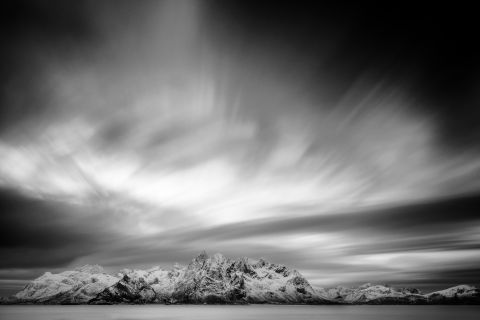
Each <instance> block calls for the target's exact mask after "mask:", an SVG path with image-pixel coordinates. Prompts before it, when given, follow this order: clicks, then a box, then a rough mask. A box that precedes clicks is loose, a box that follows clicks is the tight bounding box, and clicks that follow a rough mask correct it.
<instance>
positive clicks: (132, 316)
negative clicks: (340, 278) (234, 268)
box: [0, 305, 480, 320]
mask: <svg viewBox="0 0 480 320" xmlns="http://www.w3.org/2000/svg"><path fill="white" fill-rule="evenodd" d="M479 316H480V306H285V305H243V306H242V305H234V306H219V305H169V306H167V305H134V306H131V305H115V306H38V305H36V306H35V305H25V306H14V305H10V306H0V319H1V320H10V319H12V320H13V319H14V320H23V319H34V320H60V319H62V320H67V319H74V320H89V319H122V320H137V319H139V320H140V319H141V320H143V319H208V320H212V319H261V320H270V319H272V320H278V319H295V320H302V319H306V320H307V319H308V320H311V319H322V320H349V319H355V320H361V319H365V320H367V319H368V320H375V319H388V320H397V319H402V320H404V319H408V320H412V319H422V320H427V319H435V320H440V319H445V320H446V319H448V320H450V319H462V320H468V319H475V320H477V319H480V318H479Z"/></svg>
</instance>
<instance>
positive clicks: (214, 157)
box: [0, 1, 480, 286]
mask: <svg viewBox="0 0 480 320" xmlns="http://www.w3.org/2000/svg"><path fill="white" fill-rule="evenodd" d="M309 9H311V10H309ZM370 9H371V8H369V7H368V6H367V7H365V8H358V7H356V6H353V7H348V6H347V7H339V8H336V7H330V6H326V5H325V6H323V7H322V6H317V5H314V4H313V3H310V2H308V3H306V7H305V8H303V9H302V8H301V9H298V10H294V11H291V10H290V9H289V8H288V6H287V7H285V5H284V4H281V3H280V4H278V6H277V7H276V9H275V10H270V9H266V7H265V5H264V4H258V7H257V8H256V10H252V8H251V7H250V4H241V3H237V2H235V1H225V3H222V4H220V3H217V2H215V1H205V2H200V1H161V2H153V1H152V2H149V1H145V2H142V3H141V4H138V3H134V2H133V1H118V2H115V4H114V3H113V2H109V1H106V2H102V3H101V4H98V3H96V2H93V1H80V2H78V3H77V4H75V5H74V6H70V5H65V4H63V3H61V2H55V1H54V2H51V3H41V2H35V1H33V2H28V1H25V2H24V1H20V2H18V3H13V2H12V3H9V4H8V6H7V11H6V12H8V14H7V15H6V17H5V19H3V21H4V22H2V23H4V25H5V28H3V30H4V31H2V35H3V36H4V38H5V39H7V40H8V41H9V42H10V45H9V47H8V48H7V49H6V50H5V52H4V53H2V59H1V60H2V70H4V72H2V78H1V90H2V91H1V109H0V111H1V117H0V119H1V120H0V186H1V187H2V188H3V191H2V193H1V194H0V200H1V201H0V202H1V204H0V205H1V207H2V216H1V218H0V219H1V221H2V231H4V232H3V233H2V246H1V250H2V263H1V266H0V275H1V277H2V278H3V279H7V278H8V281H11V279H15V277H17V278H19V277H21V278H22V279H24V278H25V277H26V275H27V274H37V273H38V272H41V271H44V270H45V268H47V267H51V268H61V267H66V266H68V265H72V264H79V263H83V262H89V263H100V264H105V265H106V266H107V267H111V268H112V269H114V268H120V267H125V266H132V265H152V264H165V265H168V264H169V263H172V262H175V261H178V262H185V261H186V260H187V259H190V258H191V256H192V255H194V254H195V253H196V252H198V251H201V250H202V249H207V250H209V251H222V252H223V253H225V254H227V255H229V254H230V255H233V256H236V255H240V256H253V257H260V256H266V257H268V258H271V259H273V260H275V262H279V263H285V264H289V265H291V266H294V267H296V268H298V269H300V270H301V271H302V270H305V273H306V275H307V277H308V276H309V275H310V276H311V278H312V279H313V282H314V283H315V284H318V285H330V284H334V283H338V282H342V281H343V282H346V283H353V282H355V281H363V280H365V281H367V280H369V281H377V280H378V281H389V280H391V281H398V282H402V281H404V280H403V279H410V280H409V281H410V282H415V283H418V284H421V285H425V286H430V285H434V284H438V283H439V282H441V279H442V276H441V275H442V274H445V275H446V274H448V275H449V276H448V277H447V276H445V282H448V281H450V280H448V281H447V278H448V279H450V277H451V275H452V274H455V272H456V271H455V270H459V271H458V272H460V270H466V271H465V272H464V273H462V274H463V275H465V274H467V275H477V274H478V272H477V271H476V270H475V267H474V266H475V264H476V263H478V259H477V258H476V257H478V253H479V252H478V250H479V248H478V247H479V244H480V239H479V238H478V236H477V234H478V231H479V228H480V224H479V221H478V215H477V214H476V212H478V208H479V203H478V193H479V192H480V180H479V179H478V178H476V176H478V174H479V171H480V160H479V159H480V149H479V146H478V143H477V142H478V139H477V138H478V137H479V134H480V131H479V130H478V128H479V127H480V126H478V124H479V123H480V121H479V117H478V112H477V111H475V110H477V109H475V108H474V106H475V105H476V104H478V97H477V96H475V94H474V93H473V92H474V88H475V85H478V83H480V81H476V80H475V79H477V80H478V79H480V78H478V73H477V72H476V71H477V69H478V65H475V64H470V63H471V60H470V59H468V57H465V59H463V60H462V61H459V60H458V59H457V60H455V58H458V57H457V56H455V55H453V53H452V52H450V51H442V53H441V54H440V53H436V54H437V55H439V57H438V58H436V59H437V60H435V59H433V58H432V59H433V60H432V59H430V58H429V59H427V58H428V57H430V56H431V55H430V53H431V52H438V50H436V49H437V48H438V47H439V46H440V44H439V43H437V42H436V41H437V40H438V39H437V37H438V35H437V34H436V33H435V32H433V31H432V30H431V29H430V25H426V24H424V22H422V21H423V18H424V15H428V16H429V17H431V19H433V21H432V23H433V25H437V26H438V27H439V28H440V30H443V25H442V24H441V22H440V21H437V20H435V19H436V18H435V16H434V15H433V13H428V12H420V13H411V12H410V11H408V10H407V11H408V14H407V11H405V10H406V9H405V8H403V9H402V8H399V11H398V12H395V13H394V12H391V11H389V10H387V9H382V8H379V9H378V10H384V11H383V14H384V16H389V17H390V19H387V20H388V21H387V20H384V19H383V18H382V19H380V20H377V19H376V18H377V16H376V14H375V13H373V12H370V11H369V10H370ZM358 10H360V11H359V12H360V13H359V14H358V15H356V14H353V13H354V12H357V11H358ZM439 10H440V9H439ZM404 14H407V15H408V16H409V17H410V18H411V19H410V22H411V23H412V25H413V27H412V25H410V27H409V28H412V29H409V28H406V29H399V27H404V22H402V21H404V20H402V19H403V18H402V17H403V15H404ZM444 14H445V12H443V11H440V12H439V15H438V16H440V17H442V16H443V15H444ZM312 15H313V16H312ZM329 16H332V17H334V18H335V19H333V20H332V19H331V18H329ZM282 17H283V18H282ZM362 17H365V18H368V19H365V20H366V21H373V20H375V21H378V23H379V24H381V26H382V30H385V32H386V33H389V34H388V36H385V35H383V34H381V33H378V31H375V30H377V28H375V27H374V26H371V25H369V24H368V23H365V21H364V19H362ZM372 17H375V19H369V18H372ZM264 21H269V22H268V23H264ZM465 21H466V22H465V23H466V24H468V23H470V22H469V20H465ZM414 27H416V29H415V30H414V29H413V28H414ZM462 27H464V26H458V27H457V28H458V30H460V29H461V28H462ZM398 30H403V31H398ZM472 30H473V29H472ZM432 32H433V33H432ZM438 32H440V31H438ZM422 35H429V36H430V38H429V39H430V40H429V42H426V43H424V42H421V41H420V39H421V36H422ZM465 39H468V34H466V35H465V38H463V37H459V38H457V40H456V41H458V44H459V46H457V47H458V48H460V49H459V50H460V51H461V52H464V53H468V54H473V52H471V50H470V48H469V47H468V45H467V41H466V40H465ZM398 43H403V47H401V48H398V47H397V45H398ZM461 45H464V46H461ZM426 60H428V61H429V62H428V63H429V64H427V63H426V62H425V61H426ZM443 61H449V63H450V64H452V63H453V64H455V63H457V67H458V68H456V69H455V68H453V69H455V70H457V71H458V70H461V71H458V72H459V73H460V74H457V77H456V79H457V80H458V82H459V83H461V84H462V85H463V86H460V85H455V86H454V85H453V84H452V83H451V81H452V80H451V78H452V77H451V75H452V72H457V71H453V69H452V70H450V67H449V66H450V64H444V62H443ZM452 61H453V62H452ZM455 61H456V62H455ZM462 63H465V64H462ZM430 64H432V65H433V66H437V67H442V66H444V67H445V68H444V70H445V75H440V76H439V75H438V74H436V73H434V72H432V71H431V70H432V68H433V67H432V66H431V65H430ZM467 67H468V68H467ZM433 69H435V68H433ZM448 84H451V86H449V88H450V90H449V91H448V90H444V88H445V86H447V85H448ZM454 106H455V108H456V109H455V108H454ZM453 109H455V110H457V111H452V110H453ZM467 119H468V120H467ZM21 252H23V253H21ZM399 261H400V262H399ZM440 263H442V264H444V265H445V267H444V268H439V267H438V264H440ZM409 272H417V273H418V274H417V275H415V276H406V275H407V274H409ZM462 272H463V271H462ZM9 274H10V276H9ZM20 275H22V276H20ZM430 275H431V276H430ZM468 277H469V276H463V278H465V279H466V278H468ZM463 278H462V279H463ZM470 279H471V281H474V280H475V279H474V278H473V276H472V277H471V278H470ZM6 281H7V280H6ZM475 281H476V280H475ZM8 285H9V286H11V283H10V282H8ZM441 285H442V286H444V283H442V284H441Z"/></svg>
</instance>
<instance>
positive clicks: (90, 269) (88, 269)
mask: <svg viewBox="0 0 480 320" xmlns="http://www.w3.org/2000/svg"><path fill="white" fill-rule="evenodd" d="M75 271H79V272H85V273H91V274H97V273H104V270H103V267H102V266H100V265H98V264H93V265H91V264H86V265H83V266H81V267H77V268H75Z"/></svg>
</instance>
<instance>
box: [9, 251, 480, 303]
mask: <svg viewBox="0 0 480 320" xmlns="http://www.w3.org/2000/svg"><path fill="white" fill-rule="evenodd" d="M1 302H2V303H4V304H146V303H161V304H248V303H252V304H254V303H269V304H480V290H479V289H477V288H475V287H473V286H469V285H459V286H456V287H452V288H448V289H445V290H441V291H436V292H432V293H429V294H422V293H421V292H420V291H419V290H418V289H414V288H400V289H399V288H393V287H390V286H386V285H374V284H370V283H367V284H364V285H361V286H359V287H354V288H346V287H341V286H339V287H335V288H328V289H326V288H313V287H312V286H311V285H310V283H309V282H308V281H307V279H305V278H304V277H303V276H302V275H301V274H300V273H299V272H298V271H297V270H294V269H290V268H288V267H286V266H284V265H281V264H274V263H270V262H267V261H265V260H263V259H260V260H252V259H248V258H240V259H230V258H227V257H225V256H223V255H222V254H219V253H217V254H215V255H213V256H208V255H207V254H206V253H205V252H202V253H201V254H200V255H198V256H197V257H195V258H194V259H193V260H192V261H191V262H190V263H189V264H188V265H186V266H183V265H178V264H175V265H174V266H173V267H172V268H171V269H162V268H160V267H154V268H151V269H148V270H130V269H124V270H121V271H120V272H119V273H118V274H117V275H112V274H108V273H106V272H105V271H104V270H103V268H102V267H100V266H98V265H93V266H92V265H86V266H83V267H80V268H77V269H75V270H73V271H64V272H61V273H58V274H52V273H50V272H47V273H45V274H44V275H42V276H40V277H39V278H37V279H35V280H33V281H32V282H31V283H29V284H27V285H26V286H25V287H24V288H23V290H21V291H20V292H18V293H17V294H15V295H14V296H11V297H8V298H3V299H2V301H1Z"/></svg>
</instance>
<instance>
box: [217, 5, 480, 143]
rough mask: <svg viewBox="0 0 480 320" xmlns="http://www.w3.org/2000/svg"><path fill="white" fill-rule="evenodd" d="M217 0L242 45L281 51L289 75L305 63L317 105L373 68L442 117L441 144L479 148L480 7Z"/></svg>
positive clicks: (331, 101) (308, 90) (328, 103)
mask: <svg viewBox="0 0 480 320" xmlns="http://www.w3.org/2000/svg"><path fill="white" fill-rule="evenodd" d="M214 4H215V6H213V5H212V7H215V8H216V9H217V10H219V11H220V12H221V15H220V16H221V17H222V15H223V19H218V21H219V22H218V23H219V24H227V25H233V27H232V29H233V30H236V32H237V34H236V36H237V37H239V38H240V39H241V40H237V41H238V42H240V43H241V44H239V45H238V48H237V50H241V51H243V52H244V54H245V53H251V52H252V51H254V50H258V48H263V50H264V51H265V52H266V54H267V53H268V52H271V51H272V50H273V48H274V49H275V50H276V52H280V53H279V54H277V56H276V57H280V59H281V60H280V61H281V62H279V64H281V65H283V70H285V74H288V75H289V76H291V75H292V74H295V73H297V74H298V72H299V70H302V69H303V71H302V72H303V73H304V74H305V75H306V78H305V79H308V80H307V82H308V83H306V84H305V86H304V87H303V88H302V89H301V92H302V94H304V95H306V94H308V95H314V96H315V101H316V105H320V106H322V108H325V107H327V108H334V107H336V106H337V104H338V103H339V102H341V101H342V100H343V97H344V95H345V94H346V93H347V92H348V91H349V89H350V88H351V87H352V86H353V85H354V83H355V81H357V80H358V79H359V78H361V77H364V76H365V75H368V76H369V77H371V78H373V79H376V81H382V82H385V81H386V82H387V83H390V84H393V85H396V86H401V87H403V88H404V89H406V90H408V91H409V92H410V93H411V94H412V96H413V97H414V98H415V99H416V101H417V103H416V108H420V110H422V111H424V112H426V113H427V114H429V116H432V117H435V118H436V120H437V121H438V123H439V127H440V128H441V129H440V131H439V136H438V143H439V144H441V145H444V146H445V147H447V148H448V149H450V148H453V149H462V148H467V149H468V148H476V143H475V142H476V141H478V138H479V134H480V130H478V128H479V123H480V113H479V112H478V110H479V108H478V106H479V103H480V97H479V96H478V88H479V86H480V63H479V61H478V59H477V57H478V55H479V53H480V52H479V49H478V46H476V43H475V41H474V39H475V38H476V30H478V28H479V26H480V25H479V22H478V19H476V16H475V9H474V8H473V6H470V5H466V4H463V5H458V6H451V5H446V4H445V5H442V4H438V5H435V6H431V5H426V4H424V5H422V4H419V3H418V2H410V1H406V2H402V3H396V4H395V5H393V4H391V3H388V4H387V3H384V4H379V3H378V2H376V1H375V2H368V1H367V2H362V3H353V2H350V3H348V2H342V1H340V2H338V1H335V2H327V3H325V2H324V1H322V2H318V1H301V2H300V3H296V4H295V5H293V4H292V3H291V2H289V1H256V2H255V3H248V2H245V1H224V2H222V3H220V4H219V3H217V2H214ZM215 21H217V20H215ZM219 30H222V29H219ZM225 38H227V36H225ZM222 39H223V38H222ZM252 44H255V45H252ZM282 54H283V58H281V57H282ZM271 60H272V59H271ZM273 60H274V59H273ZM285 66H288V67H290V69H288V67H285ZM307 70H308V71H307ZM319 84H321V85H319Z"/></svg>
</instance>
